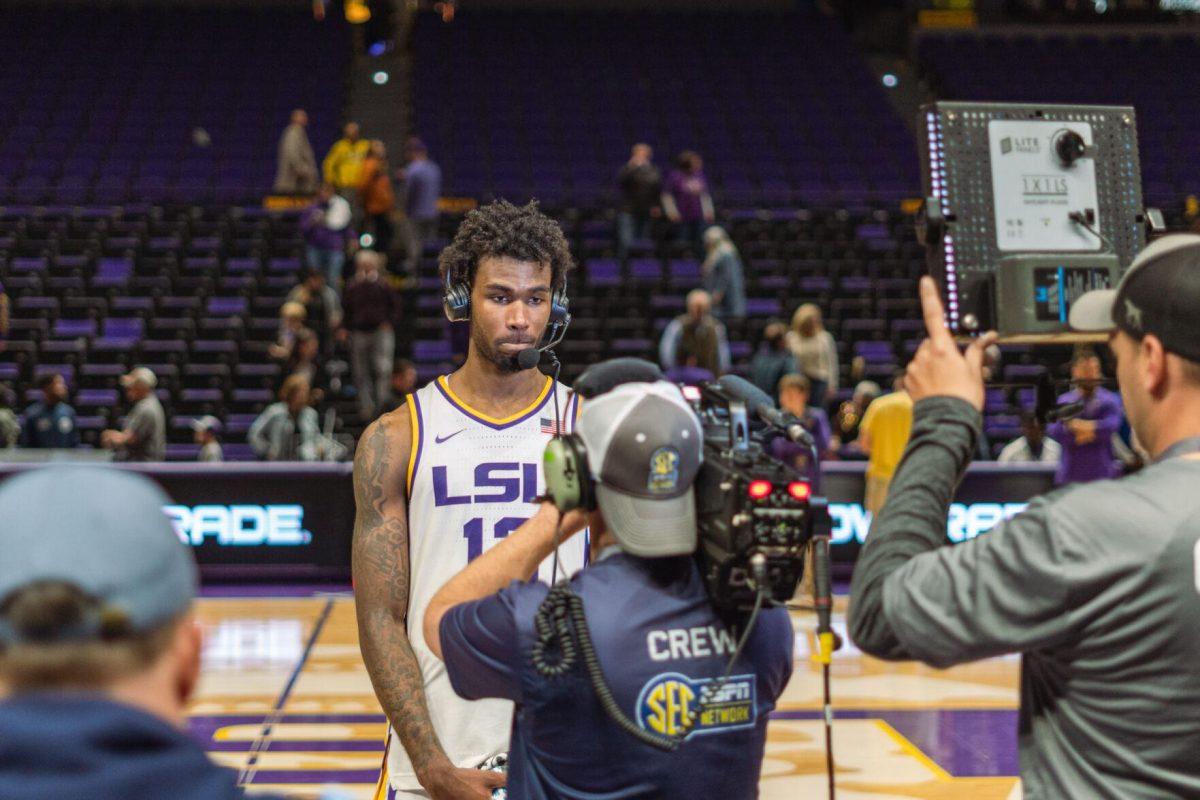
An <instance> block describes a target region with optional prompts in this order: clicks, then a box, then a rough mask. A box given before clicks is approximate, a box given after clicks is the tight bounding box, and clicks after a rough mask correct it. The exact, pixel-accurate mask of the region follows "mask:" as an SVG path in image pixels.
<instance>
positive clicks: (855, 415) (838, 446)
mask: <svg viewBox="0 0 1200 800" xmlns="http://www.w3.org/2000/svg"><path fill="white" fill-rule="evenodd" d="M880 391H881V390H880V388H879V384H877V383H875V381H859V382H858V383H857V384H856V385H855V386H854V394H853V395H852V396H851V397H850V399H849V400H847V401H845V402H844V403H842V404H841V405H840V406H838V410H837V416H836V422H837V426H836V430H835V431H834V435H833V441H832V443H831V447H832V448H833V449H834V450H836V451H837V452H838V455H839V457H841V458H861V457H862V455H863V453H862V450H861V448H859V447H858V446H857V440H858V430H859V426H860V425H862V420H863V417H864V416H865V415H866V413H867V408H868V407H869V406H870V405H871V403H872V401H874V400H875V398H876V397H879V394H880Z"/></svg>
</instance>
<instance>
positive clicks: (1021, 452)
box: [996, 411, 1062, 464]
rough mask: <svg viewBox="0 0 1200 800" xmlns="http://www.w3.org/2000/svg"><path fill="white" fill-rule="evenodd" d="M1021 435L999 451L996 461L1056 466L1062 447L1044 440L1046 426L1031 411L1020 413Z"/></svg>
mask: <svg viewBox="0 0 1200 800" xmlns="http://www.w3.org/2000/svg"><path fill="white" fill-rule="evenodd" d="M1021 433H1022V436H1020V437H1019V438H1017V439H1014V440H1013V441H1011V442H1009V443H1008V444H1006V445H1005V446H1004V449H1003V450H1001V451H1000V457H999V458H997V459H996V460H997V461H1001V462H1004V463H1011V462H1021V461H1036V462H1040V463H1042V464H1057V463H1058V461H1059V459H1060V458H1061V457H1062V445H1060V444H1059V443H1058V442H1056V441H1054V440H1053V439H1047V438H1046V426H1045V425H1043V424H1042V421H1041V420H1040V419H1038V416H1037V414H1035V413H1033V412H1032V411H1023V412H1021Z"/></svg>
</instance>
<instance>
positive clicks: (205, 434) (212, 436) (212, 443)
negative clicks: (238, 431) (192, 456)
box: [192, 414, 225, 462]
mask: <svg viewBox="0 0 1200 800" xmlns="http://www.w3.org/2000/svg"><path fill="white" fill-rule="evenodd" d="M220 433H221V421H220V420H219V419H217V418H216V417H214V416H212V415H211V414H210V415H208V416H204V417H201V418H200V419H196V420H192V434H193V437H194V441H195V442H196V444H198V445H200V454H199V455H198V456H196V460H197V461H204V462H213V461H224V460H225V451H223V450H222V449H221V443H220V442H219V441H218V440H217V436H219V435H220Z"/></svg>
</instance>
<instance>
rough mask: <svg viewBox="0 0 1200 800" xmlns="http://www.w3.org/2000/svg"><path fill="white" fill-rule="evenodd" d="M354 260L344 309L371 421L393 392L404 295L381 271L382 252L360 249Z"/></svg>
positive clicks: (362, 403) (361, 404)
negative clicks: (393, 368) (353, 268)
mask: <svg viewBox="0 0 1200 800" xmlns="http://www.w3.org/2000/svg"><path fill="white" fill-rule="evenodd" d="M354 260H355V267H356V271H355V275H354V280H352V281H350V283H348V284H347V285H346V297H345V301H344V303H343V308H344V309H345V326H346V330H347V331H349V332H350V356H351V360H350V364H351V370H352V373H353V375H354V386H355V388H356V389H357V390H358V408H359V414H360V416H361V417H362V419H363V420H364V421H367V420H372V419H374V418H375V415H376V413H377V412H379V411H380V410H382V409H383V408H384V407H385V406H386V405H387V402H388V396H389V394H390V392H391V377H392V367H393V362H394V361H395V355H396V333H395V326H396V325H398V324H399V322H400V294H399V292H397V291H396V290H395V289H393V288H392V285H391V284H390V283H388V281H387V279H386V278H384V277H383V275H382V274H381V271H380V268H381V267H382V266H383V256H381V255H380V254H379V253H375V252H372V251H370V250H359V251H358V254H357V255H356V256H355V257H354Z"/></svg>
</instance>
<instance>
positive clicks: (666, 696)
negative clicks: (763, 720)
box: [637, 672, 758, 736]
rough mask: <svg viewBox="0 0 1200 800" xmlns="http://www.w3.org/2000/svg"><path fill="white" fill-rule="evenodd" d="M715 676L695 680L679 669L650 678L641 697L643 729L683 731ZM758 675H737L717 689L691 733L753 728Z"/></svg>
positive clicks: (667, 733)
mask: <svg viewBox="0 0 1200 800" xmlns="http://www.w3.org/2000/svg"><path fill="white" fill-rule="evenodd" d="M712 682H713V679H712V678H700V679H696V680H693V679H691V678H689V677H688V676H686V675H681V674H680V673H678V672H666V673H662V674H660V675H656V676H654V677H653V678H651V679H650V680H649V681H647V682H646V685H645V686H643V687H642V691H641V692H640V693H639V694H638V700H637V721H638V725H640V726H641V727H642V729H643V730H650V731H654V732H655V733H660V734H662V735H664V736H677V735H679V734H680V733H682V732H683V730H684V728H685V726H686V724H687V719H688V717H689V716H690V714H691V713H692V710H693V709H695V708H696V707H697V706H699V704H700V699H701V697H702V696H703V692H704V687H706V686H707V685H708V684H710V683H712ZM755 686H756V683H755V676H754V675H734V676H731V677H730V678H729V680H728V681H726V683H725V685H724V686H722V687H721V688H720V689H718V690H717V692H716V694H714V695H713V696H712V697H711V698H709V701H708V703H707V704H706V705H705V706H704V709H703V710H702V711H701V712H700V714H699V716H698V717H697V718H696V724H695V725H694V726H693V727H692V729H691V731H690V732H689V733H688V736H692V735H693V734H695V735H697V736H699V735H703V734H707V733H723V732H725V731H731V730H737V729H739V728H752V727H754V725H755V724H756V723H757V722H758V703H757V702H756V699H757V698H756V690H755Z"/></svg>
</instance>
